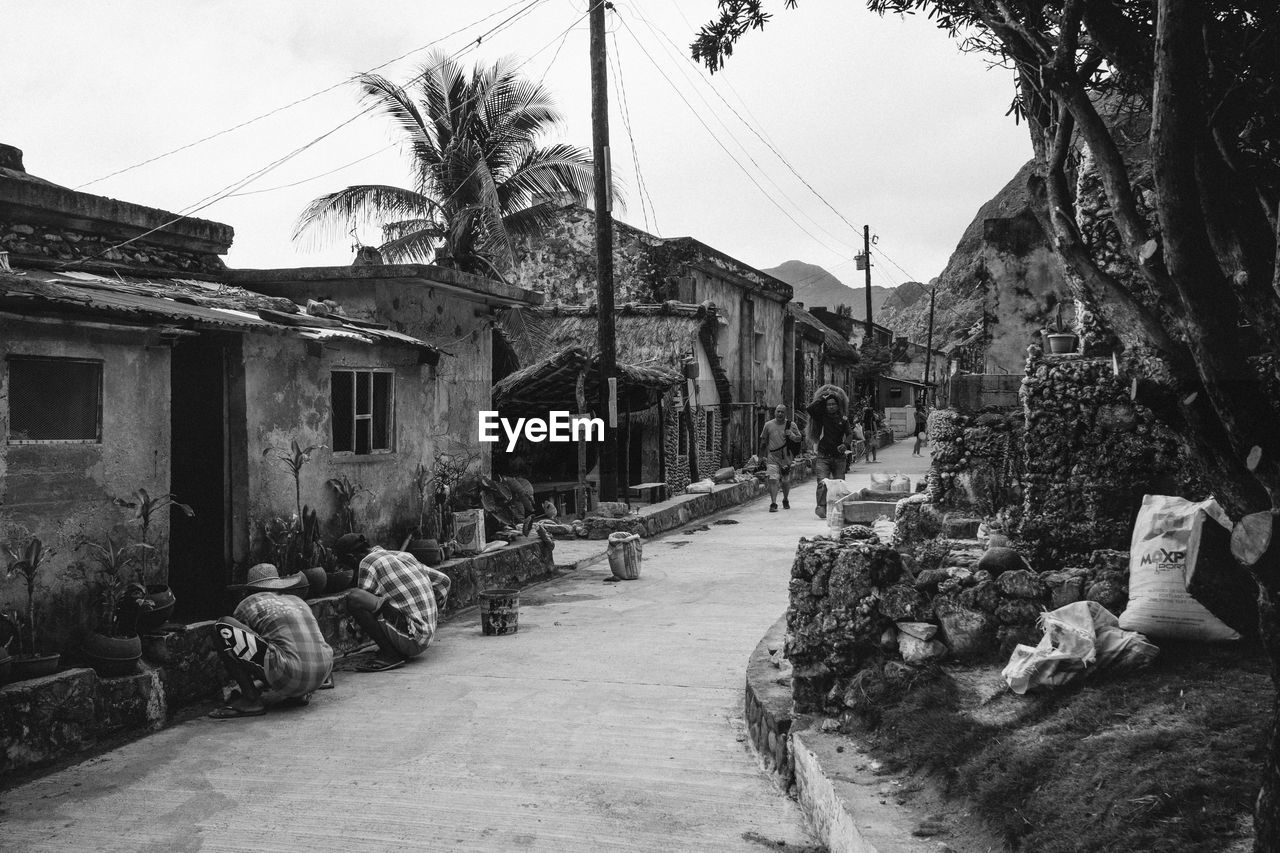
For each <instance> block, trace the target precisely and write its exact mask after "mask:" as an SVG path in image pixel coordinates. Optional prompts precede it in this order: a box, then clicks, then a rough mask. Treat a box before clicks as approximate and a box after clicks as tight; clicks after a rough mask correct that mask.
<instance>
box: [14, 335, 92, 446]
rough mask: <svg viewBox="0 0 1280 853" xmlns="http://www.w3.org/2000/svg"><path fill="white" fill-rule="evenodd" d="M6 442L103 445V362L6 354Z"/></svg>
mask: <svg viewBox="0 0 1280 853" xmlns="http://www.w3.org/2000/svg"><path fill="white" fill-rule="evenodd" d="M6 361H7V366H8V373H9V436H8V443H9V444H45V443H58V442H63V443H77V444H95V443H98V442H101V441H102V362H101V361H93V360H88V359H77V358H46V357H36V356H9V357H8V359H6Z"/></svg>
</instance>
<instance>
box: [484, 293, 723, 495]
mask: <svg viewBox="0 0 1280 853" xmlns="http://www.w3.org/2000/svg"><path fill="white" fill-rule="evenodd" d="M720 322H721V320H720V317H719V314H718V312H717V310H716V308H715V306H714V305H712V304H711V303H705V304H703V305H689V304H686V303H679V302H666V303H663V304H661V305H640V304H635V303H628V304H625V305H622V306H619V307H618V308H617V309H616V316H615V318H614V324H615V329H616V334H617V342H618V346H617V365H618V376H619V388H618V398H619V405H618V410H619V412H618V417H619V422H618V427H619V435H618V470H619V472H620V475H621V476H620V479H622V480H623V481H625V482H626V483H627V484H628V485H629V486H630V487H631V489H630V490H631V491H632V492H633V493H634V495H633V496H634V497H636V498H644V499H648V500H655V499H660V498H661V497H662V496H664V495H666V494H678V493H679V492H681V491H683V490H684V489H685V487H686V486H688V485H689V483H690V482H691V481H693V480H698V479H701V478H703V477H707V476H709V475H710V474H712V473H714V472H715V471H716V470H717V469H719V468H720V467H722V464H723V463H722V459H723V457H722V446H723V444H722V440H721V429H722V428H723V423H724V420H723V418H722V416H721V412H722V406H723V404H724V401H725V400H726V399H731V397H730V394H731V389H730V387H729V381H728V378H727V376H726V371H725V368H724V365H723V362H722V361H721V358H720V356H719V354H718V351H717V346H716V340H717V333H718V332H719V329H720ZM499 328H500V329H501V331H502V334H503V337H504V339H505V340H506V341H507V342H508V344H509V346H510V347H511V349H512V350H513V352H514V353H516V357H517V359H518V361H519V362H520V363H522V364H525V365H527V366H525V367H523V368H521V369H519V370H517V371H515V372H514V373H512V374H511V375H509V376H507V377H505V378H504V379H502V380H501V381H499V382H498V383H497V385H495V386H494V389H493V402H494V405H495V406H496V407H497V408H498V409H499V411H500V412H502V414H503V416H504V417H521V416H527V415H537V416H542V417H545V416H546V413H547V412H548V411H549V410H557V409H558V410H563V411H569V412H583V411H585V410H587V409H589V408H591V404H592V403H593V402H594V401H595V400H596V399H597V395H598V393H599V378H598V370H599V356H600V351H599V346H598V344H597V333H598V330H599V312H598V310H597V309H596V307H595V306H552V307H550V308H546V309H543V310H538V311H530V310H521V309H518V308H516V309H512V310H510V311H508V312H506V313H505V314H504V315H503V317H502V320H501V322H500V325H499ZM579 394H581V395H582V396H581V399H580V398H579V396H578V395H579ZM579 450H581V451H582V456H581V457H579ZM507 456H508V459H507V462H506V464H507V466H508V467H511V466H512V464H513V460H514V459H517V458H518V459H520V460H523V463H522V464H523V466H524V467H526V468H527V470H528V476H529V477H530V479H531V480H532V481H533V485H534V489H535V493H536V494H537V495H538V497H539V498H542V497H544V496H545V497H549V498H551V499H552V500H555V501H556V502H557V504H558V506H559V507H560V508H561V510H562V511H565V512H570V511H576V510H577V509H578V508H579V507H581V506H583V505H584V502H585V501H586V500H588V499H586V498H580V497H579V496H578V495H577V494H576V492H577V485H578V483H579V480H580V472H579V465H581V466H582V468H583V472H585V473H586V475H587V477H586V479H587V482H588V483H591V484H595V483H598V477H597V475H596V474H594V473H593V472H594V471H595V470H597V469H598V464H599V460H598V458H597V452H596V447H595V446H592V445H585V444H584V445H579V446H575V445H567V444H559V445H557V444H539V445H537V446H534V445H532V444H530V443H529V442H527V441H523V442H521V444H520V445H519V446H517V447H516V448H515V449H514V450H513V451H512V452H511V453H510V454H508V455H507ZM498 458H499V457H497V456H496V455H495V464H498V462H497V461H496V460H497V459H498Z"/></svg>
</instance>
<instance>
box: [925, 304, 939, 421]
mask: <svg viewBox="0 0 1280 853" xmlns="http://www.w3.org/2000/svg"><path fill="white" fill-rule="evenodd" d="M937 295H938V285H936V284H935V285H934V286H933V287H931V288H929V337H928V339H927V341H926V343H925V345H924V393H925V394H926V395H927V394H928V393H929V375H930V371H931V370H932V368H933V299H934V297H935V296H937ZM934 402H935V403H936V402H937V401H936V400H935V401H934Z"/></svg>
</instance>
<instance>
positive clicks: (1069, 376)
mask: <svg viewBox="0 0 1280 853" xmlns="http://www.w3.org/2000/svg"><path fill="white" fill-rule="evenodd" d="M1030 353H1031V355H1030V358H1029V359H1028V361H1027V375H1026V378H1025V379H1024V380H1023V386H1022V398H1023V403H1024V406H1025V414H1026V432H1025V441H1024V442H1023V475H1022V479H1023V484H1024V488H1023V502H1022V519H1021V523H1020V526H1019V528H1018V529H1017V535H1018V537H1019V538H1020V539H1021V540H1023V541H1024V542H1025V543H1027V545H1028V546H1029V547H1030V548H1031V549H1032V550H1031V551H1030V554H1031V557H1032V560H1033V562H1035V563H1036V564H1037V565H1038V566H1040V567H1044V568H1049V567H1056V566H1060V565H1066V564H1070V563H1071V562H1072V561H1073V560H1074V559H1075V558H1076V557H1077V556H1078V555H1080V554H1082V553H1088V552H1090V551H1092V550H1095V549H1098V548H1128V547H1129V540H1130V537H1131V535H1132V531H1133V522H1134V519H1135V518H1136V517H1137V512H1138V508H1139V506H1140V505H1141V503H1142V496H1143V495H1144V494H1181V495H1185V496H1189V497H1190V496H1194V497H1203V495H1202V494H1201V487H1200V486H1199V485H1198V483H1197V482H1196V481H1195V478H1194V476H1193V474H1192V473H1191V472H1192V471H1193V470H1194V469H1193V466H1192V465H1191V464H1190V462H1189V461H1188V460H1187V459H1186V458H1185V457H1184V456H1183V455H1182V454H1181V452H1180V451H1179V449H1178V444H1177V442H1176V441H1175V439H1174V437H1173V435H1172V434H1171V433H1169V432H1168V430H1167V429H1166V428H1164V427H1163V426H1161V425H1160V424H1159V423H1157V422H1156V420H1155V419H1154V417H1153V416H1152V413H1151V412H1150V410H1148V409H1146V408H1145V407H1143V406H1141V405H1137V404H1135V403H1134V402H1133V401H1132V400H1131V399H1130V393H1129V392H1130V386H1129V381H1128V380H1127V379H1125V378H1123V377H1117V376H1116V375H1115V373H1114V370H1113V367H1112V362H1111V360H1110V359H1104V358H1085V357H1082V356H1078V355H1062V356H1053V355H1049V356H1046V355H1043V354H1042V353H1041V352H1040V351H1039V348H1038V347H1032V348H1031V350H1030Z"/></svg>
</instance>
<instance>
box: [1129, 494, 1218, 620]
mask: <svg viewBox="0 0 1280 853" xmlns="http://www.w3.org/2000/svg"><path fill="white" fill-rule="evenodd" d="M1210 524H1221V525H1223V526H1224V527H1225V526H1227V525H1228V524H1229V521H1228V519H1227V516H1226V514H1225V513H1224V512H1223V511H1222V508H1221V507H1219V506H1218V504H1217V502H1216V501H1214V500H1213V499H1212V498H1210V499H1209V500H1205V501H1199V502H1192V501H1189V500H1186V499H1185V498H1180V497H1176V496H1172V495H1146V496H1145V497H1144V498H1143V499H1142V509H1140V510H1138V520H1137V521H1135V522H1134V525H1133V539H1132V541H1131V542H1130V543H1129V605H1128V606H1127V607H1125V609H1124V612H1123V613H1121V614H1120V627H1121V628H1124V629H1125V630H1128V631H1140V632H1142V633H1143V634H1146V635H1147V636H1149V637H1154V638H1157V639H1166V640H1199V641H1208V642H1213V641H1221V640H1238V639H1240V634H1239V633H1237V632H1236V631H1235V630H1234V629H1233V628H1231V626H1229V625H1227V624H1226V623H1225V622H1223V621H1222V620H1221V619H1219V618H1218V617H1216V616H1214V615H1213V614H1212V613H1210V612H1209V609H1208V608H1207V607H1205V606H1204V605H1203V604H1201V603H1200V602H1198V601H1196V600H1195V599H1194V598H1193V597H1192V596H1191V594H1190V593H1189V592H1187V581H1188V578H1189V576H1190V574H1191V573H1192V572H1194V571H1195V566H1196V563H1197V562H1198V560H1199V559H1200V550H1201V543H1202V540H1203V537H1204V530H1205V526H1206V525H1210Z"/></svg>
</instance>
